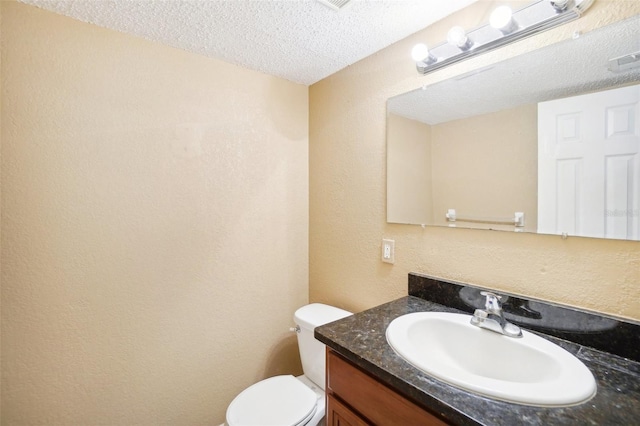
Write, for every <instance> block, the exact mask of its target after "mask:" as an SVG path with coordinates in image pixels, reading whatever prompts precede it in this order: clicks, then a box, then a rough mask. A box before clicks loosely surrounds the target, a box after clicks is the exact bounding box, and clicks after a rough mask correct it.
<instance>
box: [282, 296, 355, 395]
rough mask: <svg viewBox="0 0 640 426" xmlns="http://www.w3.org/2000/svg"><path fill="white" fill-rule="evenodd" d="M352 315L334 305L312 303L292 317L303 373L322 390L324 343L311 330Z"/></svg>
mask: <svg viewBox="0 0 640 426" xmlns="http://www.w3.org/2000/svg"><path fill="white" fill-rule="evenodd" d="M349 315H352V313H351V312H348V311H345V310H343V309H340V308H336V307H334V306H329V305H324V304H322V303H312V304H310V305H306V306H303V307H301V308H300V309H298V310H297V311H296V312H295V313H294V314H293V318H294V321H295V323H296V325H297V326H298V327H299V329H300V330H299V331H298V347H299V349H300V359H301V360H302V370H303V371H304V375H305V376H306V377H307V378H309V379H310V380H311V381H312V382H314V383H315V384H316V385H318V386H319V387H320V388H322V389H323V390H324V380H325V377H324V376H325V345H324V344H322V343H320V342H319V341H318V340H316V338H315V337H313V330H314V329H315V328H316V327H318V326H320V325H324V324H327V323H330V322H333V321H336V320H339V319H341V318H344V317H348V316H349Z"/></svg>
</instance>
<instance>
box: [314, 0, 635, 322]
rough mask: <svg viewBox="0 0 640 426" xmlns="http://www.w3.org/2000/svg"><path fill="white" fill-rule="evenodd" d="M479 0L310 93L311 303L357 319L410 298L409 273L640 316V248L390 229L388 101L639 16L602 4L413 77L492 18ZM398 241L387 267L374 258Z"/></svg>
mask: <svg viewBox="0 0 640 426" xmlns="http://www.w3.org/2000/svg"><path fill="white" fill-rule="evenodd" d="M496 4H497V2H492V1H481V2H478V3H476V4H474V5H473V6H471V7H469V8H467V9H464V10H462V11H460V12H458V13H456V14H454V15H452V16H450V17H448V18H446V19H443V20H442V21H440V22H438V23H436V24H435V25H433V26H431V27H429V28H427V29H425V30H424V31H422V32H419V33H417V34H415V35H413V36H410V37H408V38H407V39H405V40H402V41H400V42H398V43H396V44H394V45H392V46H390V47H389V48H387V49H384V50H382V51H380V52H378V53H376V54H375V55H372V56H370V57H368V58H365V59H364V60H362V61H360V62H358V63H356V64H354V65H352V66H350V67H348V68H346V69H344V70H342V71H340V72H338V73H336V74H334V75H332V76H330V77H328V78H326V79H324V80H322V81H320V82H318V83H316V84H314V85H313V86H311V88H310V125H309V126H310V232H309V240H310V299H311V301H318V302H326V303H331V304H334V305H337V306H340V307H343V308H346V309H349V310H352V311H358V310H362V309H365V308H369V307H372V306H374V305H377V304H380V303H383V302H387V301H389V300H392V299H394V298H397V297H400V296H403V295H406V294H407V273H409V272H411V271H416V272H422V273H426V274H430V275H434V276H439V277H444V278H449V279H455V280H459V281H462V282H469V283H474V284H477V285H481V286H486V287H490V288H494V289H497V290H503V291H509V292H514V293H519V294H523V295H528V296H532V297H536V298H541V299H546V300H551V301H555V302H560V303H565V304H569V305H573V306H578V307H582V308H587V309H592V310H597V311H601V312H605V313H608V314H612V315H618V316H623V317H628V318H632V319H636V320H638V319H640V287H639V286H640V244H639V243H637V242H625V241H605V240H597V239H588V238H569V239H568V240H561V238H560V237H555V236H545V235H534V234H515V233H509V232H492V231H479V230H462V229H448V228H435V227H434V228H430V227H427V228H426V229H422V228H421V227H419V226H409V225H391V224H387V223H386V221H385V213H386V193H385V188H386V149H385V121H386V120H385V117H386V105H385V103H386V100H387V99H388V98H389V97H392V96H395V95H398V94H400V93H404V92H407V91H409V90H413V89H417V88H419V87H421V86H422V85H424V84H431V83H434V82H436V81H439V80H443V79H446V78H449V77H451V76H454V75H458V74H462V73H464V72H467V71H471V70H473V69H476V68H479V67H482V66H485V65H488V64H491V63H494V62H497V61H500V60H503V59H506V58H507V57H510V56H514V55H516V54H521V53H524V52H527V51H530V50H533V49H536V48H539V47H542V46H544V45H548V44H551V43H554V42H557V41H561V40H566V39H569V38H570V37H571V35H572V34H573V33H574V32H575V31H582V32H588V31H590V30H592V29H595V28H599V27H601V26H604V25H607V24H610V23H612V22H616V21H618V20H621V19H624V18H626V17H629V16H633V15H637V14H639V13H640V2H638V1H635V0H622V1H619V0H615V1H607V0H597V1H596V2H595V4H594V5H593V6H592V8H591V9H590V10H588V11H587V13H586V14H585V15H584V16H583V17H581V18H580V19H578V20H576V21H573V22H571V23H569V24H566V25H563V26H561V27H559V28H556V29H554V30H551V31H548V32H547V33H544V34H541V35H538V36H535V37H531V38H528V39H526V40H523V41H521V42H518V43H514V44H512V45H510V46H507V47H504V48H502V49H498V50H496V51H493V52H491V53H487V54H484V55H481V56H479V57H476V58H474V59H470V60H468V61H465V62H461V63H459V64H457V65H454V66H451V67H449V68H445V69H443V70H440V71H438V72H435V73H433V74H430V75H428V76H422V77H421V76H419V75H418V74H417V73H416V70H415V67H414V64H413V63H412V62H411V60H410V57H409V52H410V51H411V47H412V46H413V45H414V44H415V43H417V42H420V41H424V42H426V43H428V44H431V45H434V44H436V43H438V42H440V41H441V40H443V39H444V37H445V34H446V33H447V31H448V29H449V28H450V27H452V26H453V25H463V26H465V27H467V28H473V27H476V26H479V25H481V24H483V23H484V22H486V21H487V19H488V15H489V12H490V11H491V10H492V9H493V7H495V5H496ZM382 238H391V239H394V240H395V260H396V263H395V264H394V265H389V264H384V263H382V262H381V260H380V248H381V240H382Z"/></svg>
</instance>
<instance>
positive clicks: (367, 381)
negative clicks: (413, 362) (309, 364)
mask: <svg viewBox="0 0 640 426" xmlns="http://www.w3.org/2000/svg"><path fill="white" fill-rule="evenodd" d="M326 392H327V414H326V419H327V425H328V426H365V425H380V426H387V425H402V426H411V425H420V426H444V425H447V423H445V422H444V421H443V420H441V419H440V418H439V417H436V416H435V415H434V414H431V413H430V412H428V411H426V410H425V409H423V408H421V407H419V406H418V405H416V404H415V403H413V402H411V401H409V400H408V399H406V398H405V397H403V396H401V395H399V394H398V393H396V392H395V391H393V390H392V389H390V388H388V387H387V386H386V385H383V384H382V383H380V382H378V381H377V380H376V379H374V378H372V377H371V376H369V375H368V374H367V373H365V372H364V371H362V370H361V369H360V368H358V367H356V366H355V365H353V364H351V363H350V362H349V361H347V360H346V359H344V358H343V357H341V356H340V355H339V354H337V353H336V352H334V351H333V350H331V349H329V348H327V383H326Z"/></svg>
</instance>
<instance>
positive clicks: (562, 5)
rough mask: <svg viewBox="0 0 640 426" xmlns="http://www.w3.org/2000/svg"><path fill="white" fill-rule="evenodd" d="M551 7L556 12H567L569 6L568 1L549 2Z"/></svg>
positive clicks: (553, 0) (555, 0) (554, 0)
mask: <svg viewBox="0 0 640 426" xmlns="http://www.w3.org/2000/svg"><path fill="white" fill-rule="evenodd" d="M551 6H553V8H554V9H555V10H557V11H558V12H562V11H565V10H567V7H568V6H569V0H551Z"/></svg>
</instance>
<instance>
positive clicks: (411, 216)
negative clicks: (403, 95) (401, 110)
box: [387, 114, 433, 223]
mask: <svg viewBox="0 0 640 426" xmlns="http://www.w3.org/2000/svg"><path fill="white" fill-rule="evenodd" d="M430 165H431V126H429V125H428V124H425V123H421V122H419V121H417V120H411V119H408V118H405V117H402V116H399V115H396V114H389V115H388V116H387V171H388V176H389V178H388V179H387V194H388V197H387V199H388V200H389V202H388V203H387V221H388V222H392V223H433V193H432V187H433V184H432V181H431V166H430Z"/></svg>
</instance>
